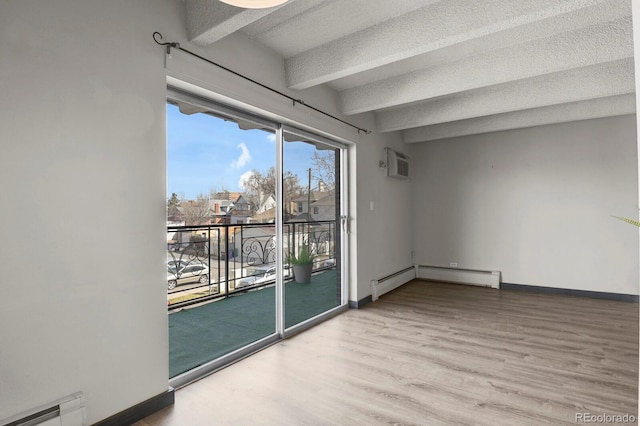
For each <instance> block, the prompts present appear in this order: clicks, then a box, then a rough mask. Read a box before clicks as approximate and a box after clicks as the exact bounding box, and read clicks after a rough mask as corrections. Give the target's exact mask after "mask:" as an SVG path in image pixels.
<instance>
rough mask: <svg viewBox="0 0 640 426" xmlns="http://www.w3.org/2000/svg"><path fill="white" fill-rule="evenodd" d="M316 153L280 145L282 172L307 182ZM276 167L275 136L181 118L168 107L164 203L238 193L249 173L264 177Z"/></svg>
mask: <svg viewBox="0 0 640 426" xmlns="http://www.w3.org/2000/svg"><path fill="white" fill-rule="evenodd" d="M314 151H315V147H314V146H313V145H310V144H306V143H300V142H295V143H291V142H287V143H286V144H285V170H288V171H291V172H293V173H295V174H297V175H298V176H299V178H300V182H301V183H305V182H306V181H307V174H306V173H307V169H308V168H309V167H310V166H311V158H312V156H313V152H314ZM271 166H275V135H274V134H273V133H269V132H265V131H262V130H240V129H239V128H238V125H237V124H236V123H233V122H229V121H224V120H221V119H218V118H215V117H212V116H209V115H205V114H193V115H185V114H182V113H181V112H180V111H179V110H178V107H176V106H174V105H169V104H167V197H170V196H171V193H173V192H175V193H176V194H178V195H181V194H184V196H185V198H187V199H192V198H195V197H196V196H197V195H198V194H199V193H203V194H208V193H209V191H210V190H211V189H212V188H215V189H216V190H218V191H222V190H225V189H228V190H229V191H242V187H241V184H240V181H241V179H242V177H243V175H245V176H246V175H247V174H248V173H249V172H250V171H251V170H254V169H255V170H258V171H260V172H262V173H264V172H266V171H267V170H268V169H269V168H270V167H271Z"/></svg>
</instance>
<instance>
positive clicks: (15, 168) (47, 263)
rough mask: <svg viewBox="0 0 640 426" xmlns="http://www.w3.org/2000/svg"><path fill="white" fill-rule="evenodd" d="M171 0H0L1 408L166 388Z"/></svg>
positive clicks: (127, 401) (101, 400)
mask: <svg viewBox="0 0 640 426" xmlns="http://www.w3.org/2000/svg"><path fill="white" fill-rule="evenodd" d="M179 6H180V4H179V3H177V2H174V1H168V0H162V1H158V0H140V1H135V2H129V1H108V2H106V1H97V0H94V1H86V0H66V1H30V0H27V1H22V0H20V1H17V0H16V1H14V0H10V1H3V2H0V40H2V42H0V57H1V58H2V60H1V61H0V93H2V107H3V108H2V111H3V113H2V114H0V141H1V143H2V155H0V181H1V182H3V190H2V205H3V208H2V209H0V224H1V225H0V236H1V239H2V242H3V243H2V244H0V259H1V260H0V262H1V263H2V278H1V279H2V300H3V302H2V303H1V304H0V342H2V343H0V419H3V418H6V417H9V416H12V415H15V414H17V413H20V412H22V411H24V410H29V409H32V408H34V407H37V406H39V405H41V404H45V403H49V402H51V401H53V400H56V399H58V398H62V397H64V396H66V395H69V394H71V393H74V392H77V391H83V392H84V394H85V397H86V404H87V421H88V423H93V422H95V421H97V420H100V419H102V418H105V417H107V416H110V415H112V414H114V413H116V412H119V411H121V410H123V409H125V408H127V407H129V406H131V405H134V404H136V403H138V402H141V401H143V400H146V399H147V398H150V397H152V396H155V395H157V394H159V393H162V392H163V391H166V390H167V388H168V385H167V375H168V351H167V347H168V343H167V342H168V338H167V313H166V303H167V302H166V286H165V285H163V282H164V281H165V280H166V276H165V274H166V273H165V271H164V270H163V262H164V256H165V253H164V246H165V243H166V242H165V236H164V235H165V220H166V218H165V214H164V210H165V207H164V206H165V135H164V132H165V130H164V129H165V108H166V107H165V97H166V93H165V79H166V77H165V72H164V70H163V54H162V51H161V49H159V48H157V46H156V45H155V43H154V42H153V40H152V39H151V34H152V33H153V31H154V30H156V29H158V28H167V27H176V26H177V25H178V23H180V22H181V19H180V14H181V10H180V7H179Z"/></svg>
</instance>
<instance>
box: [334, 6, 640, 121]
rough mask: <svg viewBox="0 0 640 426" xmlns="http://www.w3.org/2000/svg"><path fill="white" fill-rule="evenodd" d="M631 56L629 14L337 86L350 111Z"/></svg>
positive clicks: (343, 104) (344, 108)
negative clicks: (362, 82) (378, 78)
mask: <svg viewBox="0 0 640 426" xmlns="http://www.w3.org/2000/svg"><path fill="white" fill-rule="evenodd" d="M625 58H633V33H632V22H631V16H629V17H626V18H621V19H617V20H615V21H610V22H605V23H601V24H597V25H594V26H590V27H587V28H583V29H579V30H576V31H572V32H570V33H564V34H559V35H555V36H552V37H548V38H544V39H541V40H536V41H532V42H529V43H525V44H519V45H517V46H510V47H507V48H503V49H498V50H494V51H490V52H486V53H484V54H479V55H475V56H471V57H469V58H467V59H463V60H460V61H457V62H454V63H446V64H442V65H437V66H433V67H430V68H427V69H424V70H419V71H415V72H412V73H408V74H404V75H401V76H398V77H392V78H388V79H385V80H382V81H378V82H374V83H369V84H366V85H363V86H360V87H355V88H353V89H348V90H344V91H342V92H340V102H341V111H342V113H343V114H346V115H351V114H358V113H362V112H367V111H373V110H377V109H381V108H389V107H394V106H398V105H402V104H405V103H412V102H418V101H422V100H426V99H430V98H435V97H438V96H445V95H450V94H453V93H457V92H462V91H467V90H473V89H478V88H481V87H485V86H491V85H496V84H502V83H507V82H510V81H516V80H519V79H523V78H531V77H535V76H537V75H544V74H550V73H555V72H560V71H567V70H570V69H574V68H581V67H585V66H590V65H595V64H599V63H605V62H609V61H616V60H620V59H625Z"/></svg>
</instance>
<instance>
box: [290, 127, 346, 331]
mask: <svg viewBox="0 0 640 426" xmlns="http://www.w3.org/2000/svg"><path fill="white" fill-rule="evenodd" d="M330 143H331V142H330V141H324V140H323V139H321V138H320V137H318V136H315V135H311V134H308V133H306V132H303V131H301V130H296V129H289V128H285V131H284V149H283V151H284V160H283V179H284V185H283V189H284V191H283V199H282V202H283V211H284V217H283V231H284V246H283V253H284V255H283V257H284V259H285V263H286V265H285V271H286V273H287V276H286V278H287V280H286V284H285V286H284V320H285V321H284V323H285V327H286V328H287V329H290V328H291V327H294V326H296V325H298V324H300V323H304V322H305V321H307V320H309V319H311V318H313V317H315V316H316V315H320V314H322V313H324V312H327V311H329V310H331V309H333V308H335V307H337V306H340V304H341V303H342V292H343V291H342V285H341V283H342V280H341V268H340V266H341V262H342V259H341V245H340V241H341V237H342V236H341V233H340V216H341V215H340V207H341V204H340V199H341V191H340V177H341V175H340V160H341V150H340V149H339V148H336V147H335V146H333V145H331V144H330Z"/></svg>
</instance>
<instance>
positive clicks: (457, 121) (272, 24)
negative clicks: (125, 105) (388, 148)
mask: <svg viewBox="0 0 640 426" xmlns="http://www.w3.org/2000/svg"><path fill="white" fill-rule="evenodd" d="M184 3H185V8H186V20H187V22H186V26H187V31H188V34H189V38H190V40H191V41H193V42H194V43H196V44H198V45H200V46H208V45H210V44H212V43H215V42H216V41H218V40H220V39H222V38H223V37H225V36H227V35H229V34H231V33H233V32H236V31H241V32H243V33H244V34H246V35H247V36H249V37H251V38H253V39H255V40H257V41H258V42H260V43H262V44H264V45H265V46H268V47H269V48H270V49H272V50H273V51H275V52H277V53H279V54H280V55H282V57H283V59H284V63H285V74H286V79H287V84H288V86H289V88H291V89H293V90H300V89H306V88H310V87H314V86H318V85H325V86H329V87H331V88H333V89H334V90H336V91H337V93H338V95H339V102H340V109H341V112H342V113H343V114H345V115H347V116H349V115H354V114H360V113H365V112H373V113H374V114H375V117H376V127H377V130H378V131H380V132H391V131H401V132H402V135H403V140H404V141H405V142H424V141H429V140H435V139H442V138H448V137H454V136H462V135H469V134H477V133H484V132H491V131H498V130H506V129H514V128H522V127H529V126H538V125H543V124H551V123H561V122H566V121H574V120H583V119H589V118H598V117H607V116H612V115H621V114H631V113H634V112H635V95H634V93H635V87H634V70H633V35H632V22H631V0H440V1H438V0H394V1H389V0H289V2H288V3H286V4H285V5H283V6H280V7H275V8H271V9H258V10H245V9H240V8H236V7H233V6H229V5H227V4H224V3H221V2H219V1H217V0H184Z"/></svg>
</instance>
